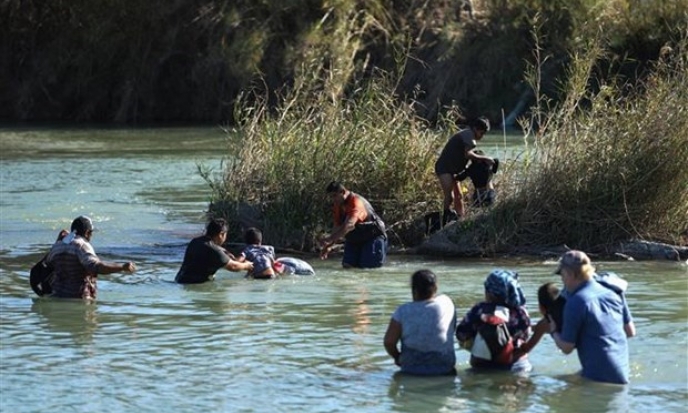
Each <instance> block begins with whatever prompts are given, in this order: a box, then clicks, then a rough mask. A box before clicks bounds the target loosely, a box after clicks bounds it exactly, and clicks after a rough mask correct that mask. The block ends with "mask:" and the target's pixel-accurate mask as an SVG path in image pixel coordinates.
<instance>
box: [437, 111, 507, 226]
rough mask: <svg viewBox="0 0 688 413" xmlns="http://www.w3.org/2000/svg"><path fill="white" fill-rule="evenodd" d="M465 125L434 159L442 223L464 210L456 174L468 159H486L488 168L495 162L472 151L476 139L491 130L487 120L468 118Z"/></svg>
mask: <svg viewBox="0 0 688 413" xmlns="http://www.w3.org/2000/svg"><path fill="white" fill-rule="evenodd" d="M468 126H469V128H468V129H464V130H461V131H459V132H458V133H457V134H455V135H454V136H452V137H451V138H449V140H448V141H447V143H446V145H445V146H444V148H443V149H442V152H441V153H440V156H439V158H438V159H437V161H436V162H435V174H436V175H437V179H438V181H439V183H440V188H441V189H442V194H443V196H444V199H443V204H442V206H443V211H442V226H445V225H446V224H447V223H448V222H449V221H452V220H454V219H457V218H459V217H462V216H464V215H465V213H466V211H465V208H464V203H463V194H462V193H461V187H460V183H459V182H458V181H457V180H456V179H455V176H456V175H457V174H459V173H461V172H462V171H463V170H464V169H466V165H467V164H468V161H469V160H471V161H476V162H477V161H480V162H485V163H486V164H487V165H488V166H489V167H490V168H491V167H492V166H493V165H494V160H493V159H492V158H490V157H487V156H485V155H480V154H478V153H476V152H475V148H476V146H477V144H476V141H479V140H481V139H482V138H483V136H485V133H487V132H488V131H489V130H490V121H488V120H487V119H486V118H483V117H481V118H477V119H474V120H472V121H470V122H469V124H468ZM452 204H453V205H454V210H453V211H452V209H451V207H452Z"/></svg>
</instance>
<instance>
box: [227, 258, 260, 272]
mask: <svg viewBox="0 0 688 413" xmlns="http://www.w3.org/2000/svg"><path fill="white" fill-rule="evenodd" d="M225 269H226V270H229V271H234V272H237V271H253V263H252V262H251V261H246V262H239V261H237V260H233V259H230V260H229V262H228V263H227V264H226V265H225Z"/></svg>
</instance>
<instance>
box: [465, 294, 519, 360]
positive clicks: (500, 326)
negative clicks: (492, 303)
mask: <svg viewBox="0 0 688 413" xmlns="http://www.w3.org/2000/svg"><path fill="white" fill-rule="evenodd" d="M507 321H509V309H508V308H506V307H503V306H497V307H496V308H495V311H494V313H493V314H483V315H482V316H481V323H480V327H478V333H477V334H476V336H475V339H474V341H473V347H472V348H471V355H472V356H473V357H476V358H478V359H482V360H486V361H490V362H492V363H496V364H511V363H512V360H513V353H514V340H513V339H512V337H511V334H510V333H509V329H508V328H507V325H506V323H507Z"/></svg>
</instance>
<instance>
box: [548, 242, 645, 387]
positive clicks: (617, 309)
mask: <svg viewBox="0 0 688 413" xmlns="http://www.w3.org/2000/svg"><path fill="white" fill-rule="evenodd" d="M555 274H559V275H560V276H561V280H562V282H563V283H564V286H565V287H566V291H567V296H566V305H564V315H563V318H562V323H563V326H562V329H561V333H559V332H557V325H556V323H555V322H551V323H550V332H551V334H552V339H553V340H554V342H555V343H556V345H557V347H559V349H560V350H561V351H563V352H564V354H570V353H571V352H572V351H573V350H574V349H576V350H577V352H578V359H579V360H580V363H581V366H582V367H583V370H582V372H581V375H582V376H583V377H585V378H588V379H590V380H594V381H600V382H606V383H615V384H626V383H628V376H629V361H628V338H629V337H633V336H635V334H636V331H635V325H634V324H633V320H632V317H631V312H630V310H629V308H628V304H627V303H626V299H625V297H624V296H623V294H618V293H616V292H615V291H614V290H612V289H610V288H607V287H605V286H603V285H601V284H600V283H599V282H597V281H596V280H595V277H594V275H595V268H594V267H593V266H592V264H591V262H590V258H589V257H588V256H587V255H586V254H585V253H584V252H582V251H577V250H571V251H568V252H566V253H565V254H564V255H562V256H561V259H560V260H559V265H558V267H557V270H556V271H555Z"/></svg>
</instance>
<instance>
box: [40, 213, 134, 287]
mask: <svg viewBox="0 0 688 413" xmlns="http://www.w3.org/2000/svg"><path fill="white" fill-rule="evenodd" d="M70 230H71V233H70V234H69V235H67V236H66V237H64V238H63V239H62V240H60V241H57V242H56V243H55V244H54V245H53V247H52V248H51V249H50V252H49V253H48V259H47V262H48V264H49V265H52V266H53V268H55V277H54V278H53V281H52V290H53V293H52V297H61V298H83V299H88V300H94V299H95V298H96V292H97V287H96V277H97V276H98V274H112V273H116V272H123V271H126V272H129V273H133V272H134V271H136V265H135V264H134V263H133V262H126V263H123V264H119V263H114V262H106V261H102V260H101V259H100V258H98V256H97V255H96V252H95V250H94V249H93V246H92V245H91V244H90V241H91V236H92V235H93V222H92V221H91V218H89V217H87V216H85V215H82V216H79V217H77V218H76V219H74V221H72V226H71V229H70Z"/></svg>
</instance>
